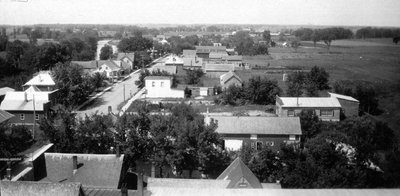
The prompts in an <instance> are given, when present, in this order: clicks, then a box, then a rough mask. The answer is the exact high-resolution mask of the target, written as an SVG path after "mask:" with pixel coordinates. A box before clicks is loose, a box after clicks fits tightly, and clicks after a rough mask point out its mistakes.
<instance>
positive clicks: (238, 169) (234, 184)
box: [217, 157, 262, 189]
mask: <svg viewBox="0 0 400 196" xmlns="http://www.w3.org/2000/svg"><path fill="white" fill-rule="evenodd" d="M242 179H245V180H246V181H247V182H248V184H249V185H250V188H260V189H261V188H262V185H261V183H260V181H259V180H258V178H257V177H256V176H255V175H254V174H253V172H251V170H250V169H249V168H248V167H247V166H246V164H244V163H243V161H242V160H241V159H240V158H239V157H237V158H236V159H235V160H234V161H233V162H232V163H231V164H230V165H229V166H228V167H227V168H226V169H225V170H224V171H223V172H222V174H221V175H219V176H218V178H217V180H230V182H229V184H228V186H227V187H226V188H240V185H238V183H240V182H241V181H242ZM246 188H248V187H246Z"/></svg>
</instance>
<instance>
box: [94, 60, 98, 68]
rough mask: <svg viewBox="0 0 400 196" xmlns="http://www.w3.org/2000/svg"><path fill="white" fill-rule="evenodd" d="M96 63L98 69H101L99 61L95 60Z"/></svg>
mask: <svg viewBox="0 0 400 196" xmlns="http://www.w3.org/2000/svg"><path fill="white" fill-rule="evenodd" d="M95 61H96V68H99V61H97V60H95Z"/></svg>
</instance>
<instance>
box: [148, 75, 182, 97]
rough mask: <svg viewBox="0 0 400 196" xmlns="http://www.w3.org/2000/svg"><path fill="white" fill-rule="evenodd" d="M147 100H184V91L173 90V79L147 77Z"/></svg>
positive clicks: (168, 77) (167, 77)
mask: <svg viewBox="0 0 400 196" xmlns="http://www.w3.org/2000/svg"><path fill="white" fill-rule="evenodd" d="M144 81H145V87H146V91H147V93H146V98H184V97H185V93H184V91H183V90H178V89H172V77H170V76H147V77H146V78H145V79H144Z"/></svg>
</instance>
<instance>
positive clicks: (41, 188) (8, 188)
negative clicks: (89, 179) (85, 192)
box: [0, 181, 82, 196]
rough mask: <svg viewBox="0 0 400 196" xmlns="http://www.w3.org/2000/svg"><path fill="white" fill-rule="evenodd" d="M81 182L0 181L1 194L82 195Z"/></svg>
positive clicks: (15, 195) (5, 195) (14, 195)
mask: <svg viewBox="0 0 400 196" xmlns="http://www.w3.org/2000/svg"><path fill="white" fill-rule="evenodd" d="M81 193H82V190H81V185H80V184H79V183H45V182H29V181H15V182H12V181H0V195H2V196H7V195H12V196H26V195H29V196H54V195H57V196H81V195H82V194H81Z"/></svg>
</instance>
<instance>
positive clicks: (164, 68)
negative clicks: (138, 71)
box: [148, 64, 178, 75]
mask: <svg viewBox="0 0 400 196" xmlns="http://www.w3.org/2000/svg"><path fill="white" fill-rule="evenodd" d="M148 70H149V71H150V72H153V71H161V72H163V71H164V72H167V73H169V74H171V75H173V74H177V70H178V69H177V68H176V66H165V65H160V64H156V65H153V66H152V67H151V68H148Z"/></svg>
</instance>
